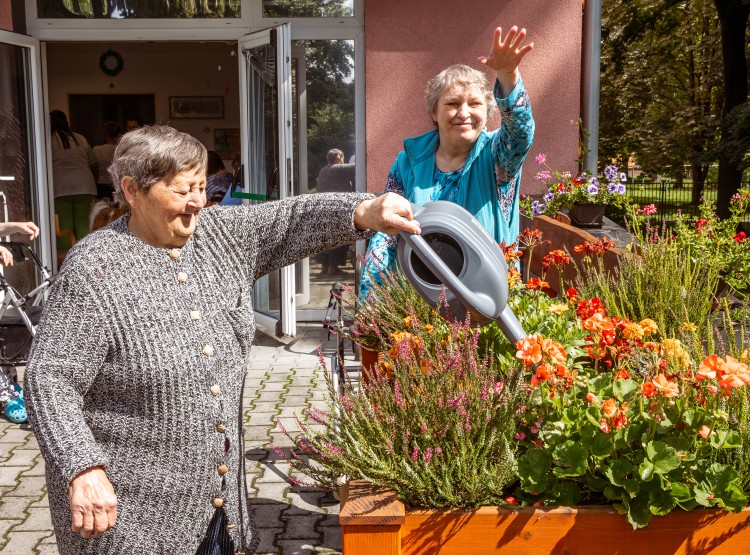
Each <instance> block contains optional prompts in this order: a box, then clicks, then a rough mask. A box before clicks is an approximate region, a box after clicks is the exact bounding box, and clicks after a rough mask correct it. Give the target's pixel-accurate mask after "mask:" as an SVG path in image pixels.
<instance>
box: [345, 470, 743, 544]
mask: <svg viewBox="0 0 750 555" xmlns="http://www.w3.org/2000/svg"><path fill="white" fill-rule="evenodd" d="M339 522H340V523H341V526H342V534H343V554H344V555H491V554H499V553H502V554H511V553H512V554H523V555H537V554H538V555H542V554H545V555H547V554H550V553H557V554H561V555H562V554H565V555H576V554H596V555H606V554H615V553H617V554H637V555H651V554H653V555H666V554H671V553H682V554H697V553H700V554H707V553H711V554H727V555H737V554H740V555H742V554H743V553H746V552H747V550H749V549H750V509H745V510H744V511H742V512H740V513H730V512H726V511H722V510H703V509H696V510H694V511H691V512H684V511H681V510H679V509H677V510H675V511H673V512H672V513H670V514H669V515H667V516H662V517H654V518H653V519H652V521H651V523H650V524H649V525H648V526H647V527H646V528H642V529H640V530H633V528H632V527H631V526H630V525H629V524H628V523H627V521H626V520H625V517H623V516H620V515H618V514H617V513H616V512H615V510H614V509H612V508H611V507H605V506H590V507H586V506H581V507H538V508H536V507H534V508H532V507H526V508H522V509H518V510H516V511H513V510H509V509H501V508H498V507H482V508H480V509H477V510H474V511H464V510H446V511H416V510H406V509H405V507H404V505H403V503H401V502H400V501H398V500H397V499H396V498H395V496H394V494H393V492H390V491H388V490H383V489H378V488H376V487H374V486H372V485H370V484H368V483H367V482H361V481H354V482H350V483H348V484H346V485H345V486H344V488H343V489H342V492H341V512H340V515H339Z"/></svg>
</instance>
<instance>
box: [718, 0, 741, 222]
mask: <svg viewBox="0 0 750 555" xmlns="http://www.w3.org/2000/svg"><path fill="white" fill-rule="evenodd" d="M714 4H716V11H717V12H718V14H719V23H720V26H721V49H722V58H723V62H724V71H723V73H724V109H723V110H722V122H721V140H722V141H724V140H726V139H727V138H728V136H729V123H730V122H729V119H728V117H727V116H728V114H729V112H731V111H732V109H733V108H735V107H736V106H740V105H741V104H743V103H745V102H747V93H748V83H747V60H746V59H745V31H746V28H747V20H748V17H750V0H714ZM741 181H742V170H741V169H740V168H738V167H737V166H736V165H734V164H732V163H731V161H730V160H729V159H728V157H727V155H726V154H724V153H722V154H721V155H720V156H719V178H718V185H717V187H718V195H717V199H716V212H717V214H718V215H719V217H721V218H727V217H729V214H730V213H729V201H730V200H731V198H732V195H734V194H735V193H736V192H737V191H738V190H739V188H740V183H741Z"/></svg>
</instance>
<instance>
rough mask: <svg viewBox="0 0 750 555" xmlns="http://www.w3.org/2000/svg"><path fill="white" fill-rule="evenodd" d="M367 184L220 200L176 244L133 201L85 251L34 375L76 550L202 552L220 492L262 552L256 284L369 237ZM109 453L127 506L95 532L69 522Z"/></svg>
mask: <svg viewBox="0 0 750 555" xmlns="http://www.w3.org/2000/svg"><path fill="white" fill-rule="evenodd" d="M366 198H370V197H368V196H366V195H361V194H341V193H340V194H320V195H304V196H301V197H295V198H293V199H290V200H286V201H281V202H273V203H267V204H263V205H259V206H252V207H249V206H242V207H219V206H216V207H212V208H209V209H206V210H204V211H202V212H201V214H200V217H199V220H198V225H197V227H196V230H195V233H194V234H193V236H192V237H191V238H190V240H189V241H188V242H187V244H186V245H185V246H184V247H182V248H181V249H172V250H170V249H160V248H155V247H152V246H149V245H148V244H146V243H144V242H143V241H141V240H140V239H138V238H137V237H136V236H134V235H133V234H132V233H130V232H129V231H128V228H127V219H128V216H127V215H126V216H124V217H123V218H121V219H119V220H117V221H116V222H114V223H113V224H111V225H110V226H108V227H106V228H104V229H103V230H101V231H98V232H95V233H92V234H91V235H89V236H87V237H86V238H84V239H83V240H82V241H80V242H79V243H78V244H77V245H76V246H75V247H74V248H73V249H71V251H70V252H69V254H68V258H67V259H66V261H65V264H64V265H63V268H62V270H61V271H60V274H59V277H58V279H57V281H56V282H55V284H54V287H53V288H52V291H51V294H50V297H49V300H48V302H47V303H46V305H45V307H44V314H43V316H42V319H41V322H40V324H39V327H38V331H37V335H36V338H35V340H34V344H33V347H32V351H31V355H30V360H29V364H28V367H27V369H26V378H25V379H26V400H27V401H26V402H27V403H28V410H29V417H30V420H31V423H32V425H33V428H34V431H35V433H36V437H37V439H38V441H39V445H40V447H41V450H42V453H43V455H44V459H45V462H46V475H47V488H48V494H49V503H50V511H51V513H52V521H53V524H54V527H55V534H56V536H57V543H58V547H59V550H60V553H61V555H73V554H76V555H80V554H84V553H92V554H93V553H96V554H105V553H106V554H112V555H115V554H117V555H128V554H131V553H132V554H135V553H139V554H140V553H147V554H149V555H157V554H165V555H166V554H170V555H171V554H177V553H179V554H185V555H192V554H194V553H195V552H196V549H197V548H198V545H199V543H200V542H201V540H202V538H203V536H204V534H205V532H206V529H207V527H208V523H209V521H210V519H211V517H212V515H213V514H214V512H215V511H216V509H215V508H214V507H215V506H217V505H220V506H221V507H222V508H223V510H225V511H226V517H227V519H228V521H229V523H230V525H234V527H233V528H231V530H230V533H231V536H232V539H233V541H234V543H235V546H236V548H237V551H239V552H244V553H253V552H254V550H255V547H256V546H257V543H258V540H259V538H258V537H257V533H256V532H255V530H254V526H253V519H252V516H251V514H250V512H249V510H248V504H247V494H246V488H245V471H244V449H243V433H242V420H243V418H242V411H241V407H242V385H243V378H244V374H245V368H244V364H245V362H246V357H247V355H248V352H249V348H250V344H251V341H252V339H253V335H254V333H255V320H254V316H253V306H252V288H253V284H254V283H255V281H256V280H257V279H258V278H259V277H261V276H263V275H265V274H267V273H269V272H271V271H273V270H275V269H277V268H281V267H282V266H285V265H287V264H290V263H292V262H294V261H296V260H299V259H301V258H304V257H306V256H308V255H310V254H312V253H315V252H318V251H321V250H324V249H327V248H331V247H336V246H338V245H341V244H343V243H347V242H351V241H353V240H356V239H362V238H364V237H365V236H367V233H365V232H358V231H357V230H356V229H355V227H354V225H353V210H354V207H355V206H356V205H357V204H358V203H359V202H361V201H362V200H364V199H366ZM97 465H103V466H104V467H105V471H106V473H107V476H108V478H109V479H110V481H111V482H112V484H113V486H114V489H115V493H116V494H117V498H118V517H117V523H116V525H115V527H114V528H112V529H111V530H109V531H107V532H106V533H105V534H104V535H103V536H102V537H100V538H94V539H88V540H86V539H83V538H81V536H80V535H78V534H74V533H73V532H71V530H70V526H71V517H70V506H69V502H68V492H67V490H68V485H69V483H70V481H71V479H72V478H74V477H75V476H76V475H77V474H78V473H80V472H81V471H83V470H85V469H87V468H90V467H93V466H97Z"/></svg>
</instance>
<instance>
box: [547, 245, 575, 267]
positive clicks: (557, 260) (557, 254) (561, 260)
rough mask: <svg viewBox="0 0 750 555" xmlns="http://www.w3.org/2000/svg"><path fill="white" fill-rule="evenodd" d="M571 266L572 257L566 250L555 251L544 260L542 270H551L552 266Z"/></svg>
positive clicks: (549, 253)
mask: <svg viewBox="0 0 750 555" xmlns="http://www.w3.org/2000/svg"><path fill="white" fill-rule="evenodd" d="M566 264H570V256H569V255H568V253H566V252H565V251H564V250H560V249H557V250H553V251H550V252H548V253H547V254H545V255H544V258H542V268H544V269H545V270H547V269H549V267H550V266H553V265H554V266H564V265H566Z"/></svg>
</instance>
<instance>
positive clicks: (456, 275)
mask: <svg viewBox="0 0 750 555" xmlns="http://www.w3.org/2000/svg"><path fill="white" fill-rule="evenodd" d="M412 211H413V213H414V217H415V218H416V219H417V220H419V224H420V227H421V228H422V233H421V235H412V234H410V233H406V232H403V231H402V232H401V239H402V240H401V241H400V242H399V246H398V260H399V264H400V265H401V269H402V270H403V272H404V275H405V276H406V278H407V279H408V280H409V281H410V282H411V284H412V285H413V286H414V288H415V289H416V290H417V292H418V293H419V294H420V296H421V297H422V298H423V299H424V300H425V301H426V302H427V303H428V304H429V305H430V306H432V307H433V308H437V309H440V308H444V307H443V306H440V305H442V304H443V303H446V304H447V308H448V310H449V312H450V314H451V316H452V317H454V318H456V319H461V318H462V317H463V315H465V314H466V313H468V314H470V315H471V319H472V321H473V322H474V323H477V324H480V325H482V324H488V323H490V322H493V321H496V322H497V323H498V325H499V326H500V329H501V330H502V331H503V333H504V334H505V336H506V337H507V338H508V340H509V341H510V342H511V343H512V344H513V345H515V344H516V343H517V342H518V341H519V340H520V339H523V338H524V337H526V333H525V332H524V331H523V328H522V327H521V324H520V323H519V322H518V319H517V318H516V316H515V314H513V310H512V309H511V308H510V307H509V306H508V278H507V275H508V266H507V264H506V262H505V255H504V254H503V251H502V250H501V249H500V247H499V246H498V244H497V243H496V242H495V240H494V239H493V238H492V237H491V236H490V234H489V233H487V231H486V230H485V229H484V228H483V227H482V226H481V224H480V223H479V222H478V221H477V220H476V219H474V217H473V216H472V215H471V214H470V213H469V212H468V211H467V210H465V209H464V208H462V207H461V206H459V205H457V204H454V203H452V202H446V201H435V202H430V203H428V204H425V205H424V206H417V205H414V204H413V205H412Z"/></svg>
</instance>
